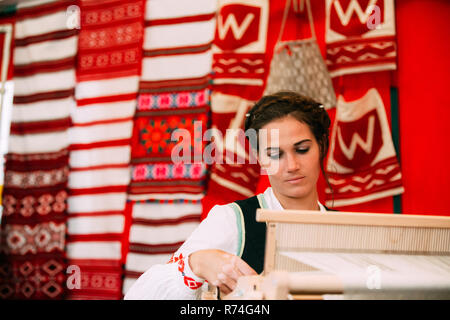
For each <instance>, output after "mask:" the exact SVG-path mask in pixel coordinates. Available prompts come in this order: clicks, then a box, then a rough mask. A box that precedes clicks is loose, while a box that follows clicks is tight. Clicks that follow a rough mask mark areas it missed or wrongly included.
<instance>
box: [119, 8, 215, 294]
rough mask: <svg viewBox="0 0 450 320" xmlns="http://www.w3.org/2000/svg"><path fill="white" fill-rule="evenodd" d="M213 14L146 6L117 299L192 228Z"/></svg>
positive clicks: (197, 210) (201, 174)
mask: <svg viewBox="0 0 450 320" xmlns="http://www.w3.org/2000/svg"><path fill="white" fill-rule="evenodd" d="M215 14H216V3H215V2H214V1H210V0H197V1H190V2H187V1H176V0H148V1H146V17H145V33H144V44H143V48H144V54H143V55H144V56H143V60H142V76H141V79H140V83H139V98H138V106H137V111H136V115H135V119H134V127H133V137H132V143H131V144H132V151H131V166H132V167H131V183H130V187H129V190H128V192H129V193H128V200H129V214H130V216H129V225H130V229H129V251H128V253H127V256H126V271H125V272H126V275H125V280H124V289H123V292H124V293H126V291H127V289H128V288H129V287H130V286H131V285H132V284H133V283H134V281H135V280H136V279H137V278H138V277H139V276H140V275H141V274H142V273H143V272H144V271H146V270H147V269H148V268H150V267H151V266H152V265H154V264H157V263H165V262H167V261H168V260H169V258H170V256H171V254H172V253H173V252H175V251H176V250H177V249H178V247H179V246H180V245H181V244H182V243H183V242H184V240H185V239H186V238H187V237H188V236H189V235H190V233H191V232H192V231H193V230H194V229H195V227H196V226H197V225H198V224H199V222H200V215H201V203H200V199H201V198H202V197H203V196H204V192H205V182H206V181H205V180H206V165H205V163H204V162H203V161H202V159H195V158H194V155H195V154H197V155H201V154H202V151H203V147H204V143H203V141H202V138H203V133H205V131H206V129H207V125H208V114H209V111H210V106H209V105H210V93H209V91H210V84H209V82H210V73H211V66H212V50H211V45H212V41H213V38H214V29H215ZM179 129H182V130H183V129H184V132H187V133H188V134H189V135H190V139H189V140H190V142H191V143H190V147H192V148H193V149H192V151H193V152H191V150H189V153H190V155H191V156H192V157H190V159H189V160H187V161H184V162H181V163H180V162H174V161H173V159H172V150H173V149H174V147H175V145H176V144H177V143H178V142H177V141H172V140H171V138H172V133H173V132H175V130H179Z"/></svg>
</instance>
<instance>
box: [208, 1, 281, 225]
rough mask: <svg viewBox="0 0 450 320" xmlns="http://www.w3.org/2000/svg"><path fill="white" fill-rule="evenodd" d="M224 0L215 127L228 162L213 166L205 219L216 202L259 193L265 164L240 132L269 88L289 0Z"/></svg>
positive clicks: (217, 58) (218, 44)
mask: <svg viewBox="0 0 450 320" xmlns="http://www.w3.org/2000/svg"><path fill="white" fill-rule="evenodd" d="M218 3H219V8H218V16H217V26H216V34H215V38H214V42H213V52H214V54H213V76H212V78H213V82H212V96H211V111H212V116H211V120H212V121H211V128H213V129H214V130H217V132H216V139H215V142H216V147H217V149H216V150H217V152H219V153H221V159H222V160H223V161H222V163H219V162H215V163H214V164H213V165H212V166H211V169H210V170H211V174H210V176H209V181H208V189H207V192H206V195H205V197H204V198H203V200H202V204H203V212H202V219H204V218H205V217H206V216H207V214H208V212H209V210H210V209H211V208H212V207H213V206H214V205H215V204H225V203H228V202H231V201H234V200H237V199H245V198H248V197H250V196H252V195H254V194H255V192H256V186H257V183H258V180H259V177H260V167H259V165H258V164H255V163H254V162H253V161H250V159H251V158H250V155H249V154H250V149H249V145H248V142H246V141H245V139H240V138H239V134H238V133H237V132H238V131H239V130H242V132H243V129H244V121H245V115H246V113H247V111H248V110H249V108H251V107H252V105H253V104H254V103H255V102H256V101H257V100H259V99H260V98H261V96H262V94H263V92H264V88H265V83H266V78H267V75H268V72H269V69H270V59H271V56H272V52H273V47H274V45H275V42H276V39H277V37H278V31H279V30H280V26H281V17H282V13H283V10H284V1H267V0H264V1H257V0H246V1H237V0H220V1H219V2H218ZM269 13H270V14H269ZM269 30H270V32H269ZM227 130H228V132H227ZM237 159H239V161H238V160H237Z"/></svg>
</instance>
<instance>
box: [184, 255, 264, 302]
mask: <svg viewBox="0 0 450 320" xmlns="http://www.w3.org/2000/svg"><path fill="white" fill-rule="evenodd" d="M189 266H190V267H191V270H192V271H193V272H194V273H195V274H196V275H197V276H199V277H200V278H203V279H205V280H207V281H208V282H209V283H211V284H212V285H214V286H216V287H218V288H219V289H220V292H221V293H224V294H229V293H230V292H231V291H233V290H234V289H235V288H236V282H237V279H238V278H239V277H241V276H251V275H256V274H257V273H256V271H255V270H253V269H252V268H251V267H250V266H249V265H248V264H247V263H246V262H245V261H244V260H242V259H241V258H239V257H238V256H236V255H234V254H230V253H227V252H225V251H222V250H215V249H211V250H199V251H196V252H194V253H192V254H191V255H190V256H189Z"/></svg>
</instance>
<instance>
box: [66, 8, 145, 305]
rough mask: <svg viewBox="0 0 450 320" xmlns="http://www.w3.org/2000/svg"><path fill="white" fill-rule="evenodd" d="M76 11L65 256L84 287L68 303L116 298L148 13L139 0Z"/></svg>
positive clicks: (120, 277) (120, 291)
mask: <svg viewBox="0 0 450 320" xmlns="http://www.w3.org/2000/svg"><path fill="white" fill-rule="evenodd" d="M79 4H80V8H79V10H80V34H79V41H78V56H77V59H78V60H77V62H78V64H77V73H76V76H77V84H76V87H75V97H76V102H77V105H76V107H75V108H73V109H72V110H71V117H72V123H73V124H72V127H71V128H70V173H69V192H70V193H69V200H68V201H69V209H68V213H69V218H68V223H67V226H68V232H67V233H68V237H67V255H68V258H69V263H70V264H71V265H76V266H78V267H79V268H80V273H81V288H78V289H73V290H70V292H69V295H68V299H120V298H121V297H122V274H123V264H124V259H123V250H124V247H123V242H124V241H125V238H124V232H125V221H126V218H125V207H126V190H127V187H128V184H129V181H130V169H129V162H130V150H131V148H130V139H131V134H132V125H133V116H134V113H135V108H136V107H135V106H136V99H137V90H138V82H139V75H140V71H141V61H142V40H143V29H144V10H145V7H144V1H143V0H132V1H123V0H102V1H97V0H95V1H93V0H81V1H80V3H79Z"/></svg>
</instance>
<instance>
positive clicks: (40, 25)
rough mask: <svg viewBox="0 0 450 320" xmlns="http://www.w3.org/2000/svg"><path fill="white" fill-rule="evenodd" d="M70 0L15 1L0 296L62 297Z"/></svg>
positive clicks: (71, 81) (70, 103)
mask: <svg viewBox="0 0 450 320" xmlns="http://www.w3.org/2000/svg"><path fill="white" fill-rule="evenodd" d="M73 4H75V1H33V2H26V3H21V4H19V5H18V10H17V14H16V23H15V29H14V46H15V48H14V57H13V59H14V87H15V88H14V101H13V103H14V105H13V110H12V123H11V135H10V138H9V151H8V154H7V155H6V164H5V190H4V193H3V205H4V211H3V215H4V216H3V219H2V251H3V252H2V266H1V277H0V278H1V279H2V280H1V287H2V288H1V290H0V294H1V296H2V298H13V299H23V298H28V299H61V298H63V297H64V296H65V294H66V276H65V273H66V254H65V246H66V239H65V237H66V220H67V182H68V173H69V161H68V156H69V152H68V146H69V135H68V129H69V126H70V110H71V108H73V107H74V104H75V101H74V98H73V93H74V87H75V56H76V43H77V38H78V37H77V32H78V31H77V30H76V29H68V28H67V25H66V8H67V7H68V6H70V5H73Z"/></svg>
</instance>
